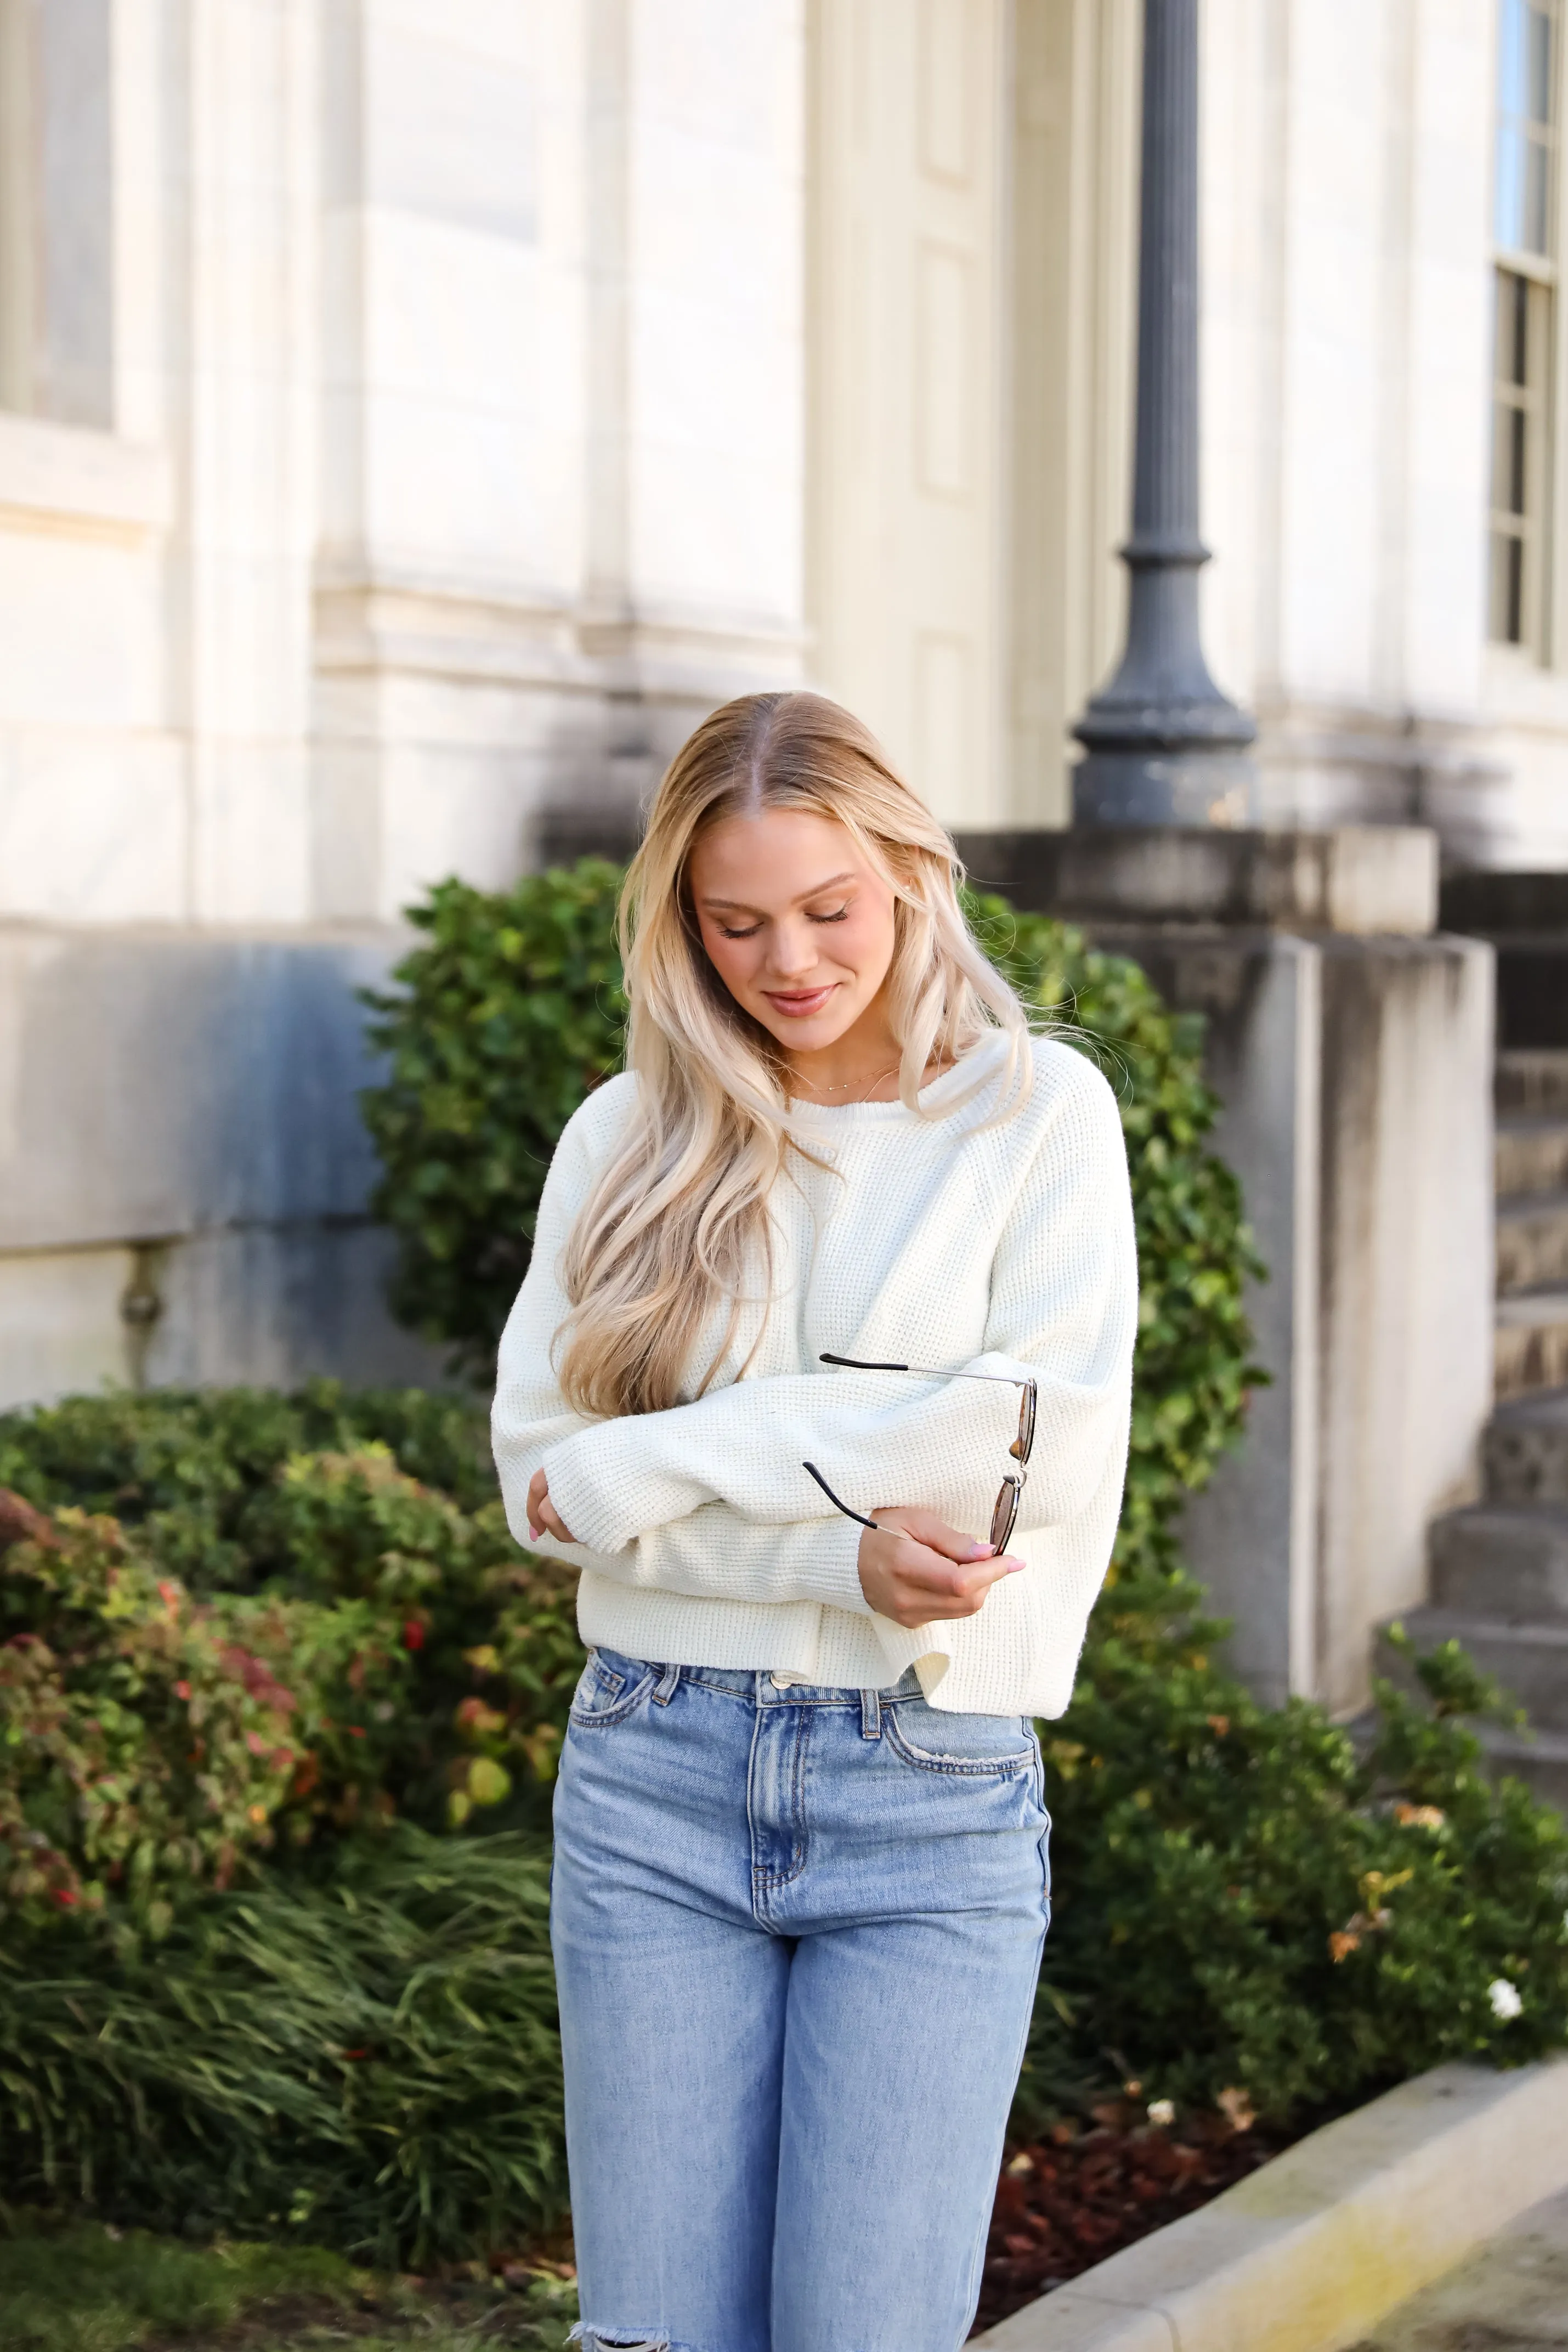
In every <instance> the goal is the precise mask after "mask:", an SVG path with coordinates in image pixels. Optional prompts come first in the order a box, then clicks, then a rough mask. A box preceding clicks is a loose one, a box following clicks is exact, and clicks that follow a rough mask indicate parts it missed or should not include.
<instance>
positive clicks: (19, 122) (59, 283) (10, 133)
mask: <svg viewBox="0 0 1568 2352" xmlns="http://www.w3.org/2000/svg"><path fill="white" fill-rule="evenodd" d="M110 18H111V9H110V0H0V408H16V409H23V410H27V411H30V412H31V413H32V414H33V415H37V416H49V417H55V418H57V419H58V420H59V421H60V422H61V423H63V424H67V425H107V424H109V423H110V418H111V415H112V412H113V368H112V362H113V304H112V300H111V293H112V288H111V278H110V272H111V267H112V258H113V234H112V231H113V173H112V163H113V152H112V137H111V133H112V108H111V104H110V97H111V92H110V66H111V62H112V59H111V47H110Z"/></svg>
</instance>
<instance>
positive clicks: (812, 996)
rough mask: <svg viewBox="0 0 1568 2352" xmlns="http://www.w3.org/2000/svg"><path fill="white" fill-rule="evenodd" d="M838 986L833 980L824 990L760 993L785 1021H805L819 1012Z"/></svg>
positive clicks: (803, 989)
mask: <svg viewBox="0 0 1568 2352" xmlns="http://www.w3.org/2000/svg"><path fill="white" fill-rule="evenodd" d="M838 984H839V983H838V982H837V981H836V980H834V981H830V982H829V983H828V985H827V987H826V988H796V989H790V990H788V991H785V990H778V991H775V990H774V989H771V988H765V989H764V990H763V994H764V995H765V996H766V997H767V999H768V1003H769V1004H771V1005H772V1006H773V1008H774V1010H775V1011H776V1012H779V1013H783V1014H784V1016H785V1018H786V1019H787V1020H790V1021H807V1020H810V1016H811V1014H812V1013H820V1012H821V1009H822V1007H823V1005H824V1004H826V1003H827V1001H828V999H829V997H830V996H831V995H832V993H833V992H834V990H835V989H836V988H837V986H838Z"/></svg>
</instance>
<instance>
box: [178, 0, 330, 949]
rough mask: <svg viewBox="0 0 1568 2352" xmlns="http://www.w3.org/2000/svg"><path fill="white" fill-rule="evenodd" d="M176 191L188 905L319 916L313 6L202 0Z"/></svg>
mask: <svg viewBox="0 0 1568 2352" xmlns="http://www.w3.org/2000/svg"><path fill="white" fill-rule="evenodd" d="M182 17H183V36H184V41H183V50H181V51H180V52H178V54H179V63H180V77H179V86H178V88H177V91H176V92H175V93H172V96H171V104H170V124H169V131H170V137H169V142H168V145H167V148H166V151H165V158H166V160H165V170H166V172H167V174H168V179H167V181H166V191H167V195H168V200H169V205H170V216H171V224H172V228H173V231H174V233H175V236H176V238H177V240H178V242H177V247H176V249H177V250H179V248H180V247H181V246H183V251H180V260H179V263H177V264H176V266H175V267H174V268H173V269H172V272H171V276H172V280H173V282H174V284H175V286H176V287H177V288H178V289H180V290H182V291H183V295H184V300H185V310H184V315H183V321H182V326H183V351H182V352H179V353H178V354H177V355H176V358H175V362H174V364H173V366H172V374H173V376H174V378H175V380H176V383H177V384H178V386H179V391H178V393H177V394H176V395H175V398H176V402H177V403H178V402H181V401H183V412H184V413H183V418H182V419H181V420H180V423H179V426H178V427H177V430H178V437H179V439H180V441H181V443H182V444H183V447H182V452H181V455H182V459H183V484H182V491H183V499H182V504H183V519H182V528H181V530H180V531H179V533H178V536H177V540H176V544H175V550H174V556H173V561H172V575H173V586H172V613H171V629H170V636H171V659H172V681H171V685H172V701H173V705H174V709H175V711H176V714H177V723H180V722H183V729H184V731H185V733H186V736H187V740H188V745H189V752H188V756H189V869H188V878H187V898H188V911H189V912H190V914H192V915H193V916H194V917H196V918H197V919H201V920H204V921H224V922H228V921H238V920H245V919H256V918H264V919H274V920H287V919H299V918H301V917H302V916H304V915H305V914H306V913H307V911H308V786H309V765H308V730H309V717H310V707H309V688H310V560H311V552H312V548H313V543H314V539H315V531H316V405H315V392H314V387H315V377H316V341H317V339H316V318H317V305H316V239H315V220H316V156H317V151H318V135H319V94H318V87H317V73H316V40H315V27H316V10H315V8H314V6H313V5H311V0H187V5H186V6H185V8H184V9H183V12H182Z"/></svg>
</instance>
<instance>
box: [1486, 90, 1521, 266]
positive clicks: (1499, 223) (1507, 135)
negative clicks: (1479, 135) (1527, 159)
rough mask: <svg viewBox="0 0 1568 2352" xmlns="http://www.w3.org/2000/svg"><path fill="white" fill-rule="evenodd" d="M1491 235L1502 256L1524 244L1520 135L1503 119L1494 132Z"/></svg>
mask: <svg viewBox="0 0 1568 2352" xmlns="http://www.w3.org/2000/svg"><path fill="white" fill-rule="evenodd" d="M1493 234H1494V236H1496V238H1497V241H1498V243H1499V245H1500V246H1501V247H1502V249H1503V251H1504V252H1505V253H1518V252H1519V251H1521V248H1522V247H1523V244H1524V133H1523V131H1521V130H1520V128H1519V127H1518V125H1517V123H1514V122H1511V121H1508V120H1507V118H1506V117H1505V118H1504V120H1503V121H1500V123H1499V124H1498V130H1497V220H1496V223H1495V225H1494V228H1493Z"/></svg>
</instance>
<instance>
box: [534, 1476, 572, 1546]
mask: <svg viewBox="0 0 1568 2352" xmlns="http://www.w3.org/2000/svg"><path fill="white" fill-rule="evenodd" d="M528 1533H529V1535H531V1536H532V1537H533V1538H534V1540H535V1542H536V1543H537V1542H538V1538H539V1537H540V1536H554V1538H555V1539H556V1541H557V1543H575V1542H576V1541H577V1538H576V1537H575V1536H574V1535H573V1534H572V1532H571V1529H570V1528H569V1527H568V1526H567V1523H566V1521H565V1520H564V1519H563V1518H562V1517H561V1515H560V1513H559V1511H558V1510H557V1509H556V1507H555V1505H554V1504H553V1503H552V1502H551V1501H550V1498H549V1481H548V1480H547V1478H546V1477H545V1474H544V1472H543V1471H542V1470H536V1471H535V1472H534V1475H533V1476H532V1477H531V1478H530V1479H529V1480H528Z"/></svg>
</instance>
